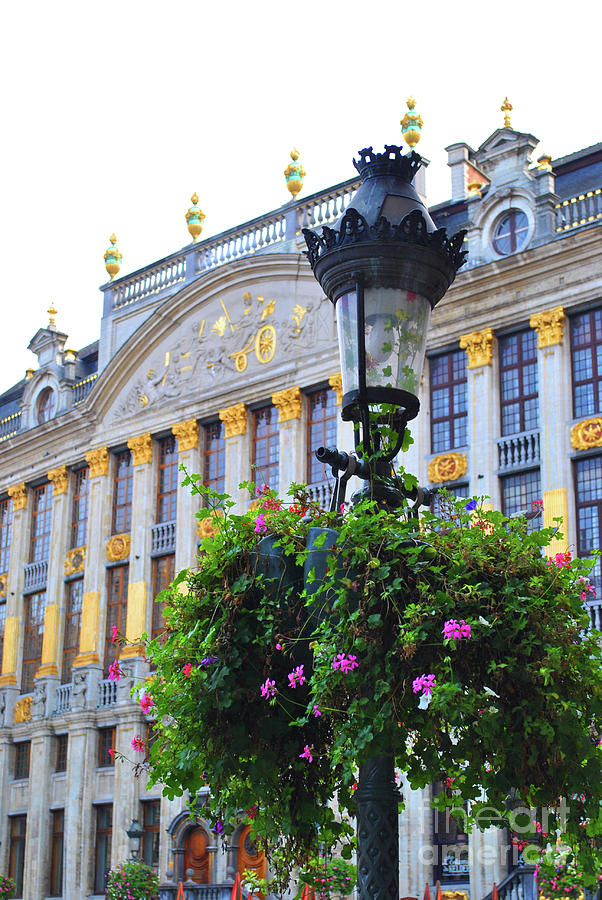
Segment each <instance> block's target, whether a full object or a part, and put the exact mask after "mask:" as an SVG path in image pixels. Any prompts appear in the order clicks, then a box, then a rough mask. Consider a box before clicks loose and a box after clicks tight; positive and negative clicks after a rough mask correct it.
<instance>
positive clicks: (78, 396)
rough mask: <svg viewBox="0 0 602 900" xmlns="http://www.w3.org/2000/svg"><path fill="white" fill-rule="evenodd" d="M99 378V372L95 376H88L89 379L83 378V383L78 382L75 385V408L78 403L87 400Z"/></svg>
mask: <svg viewBox="0 0 602 900" xmlns="http://www.w3.org/2000/svg"><path fill="white" fill-rule="evenodd" d="M97 378H98V372H94V374H93V375H88V377H87V378H82V380H81V381H78V382H76V383H75V384H74V385H73V405H74V406H75V404H76V403H81V402H82V400H85V398H86V397H87V396H88V394H89V393H90V391H91V390H92V387H93V385H94V382H95V381H96V379H97Z"/></svg>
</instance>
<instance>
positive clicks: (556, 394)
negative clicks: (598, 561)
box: [529, 306, 576, 555]
mask: <svg viewBox="0 0 602 900" xmlns="http://www.w3.org/2000/svg"><path fill="white" fill-rule="evenodd" d="M564 318H565V315H564V308H563V307H562V306H556V307H554V309H546V310H543V311H542V312H539V313H535V314H534V315H532V316H531V318H530V320H529V324H530V326H531V328H534V329H535V330H536V331H537V376H538V381H539V428H540V457H541V463H540V472H541V492H542V500H543V520H544V525H545V526H546V527H548V526H550V527H551V526H553V525H554V524H555V523H554V521H553V520H554V518H556V517H558V516H562V518H563V519H564V524H563V526H562V527H561V529H560V530H561V532H562V533H563V534H564V538H563V539H562V540H555V541H553V542H552V543H551V544H550V545H549V547H548V548H547V549H546V553H548V554H552V555H553V554H555V553H564V552H565V551H566V550H567V549H568V546H569V535H570V537H571V540H570V543H571V545H572V547H573V548H575V544H576V529H575V522H574V520H573V517H572V516H571V520H569V516H568V499H567V495H568V491H569V489H570V490H571V491H572V479H571V470H570V466H569V465H567V459H568V456H569V453H570V452H571V448H570V446H569V439H568V432H567V427H566V424H567V422H568V421H569V420H570V419H571V396H570V391H565V390H559V385H570V384H571V360H570V354H569V348H568V346H565V345H564V344H563V342H562V338H563V322H564ZM573 506H574V504H571V509H572V508H573Z"/></svg>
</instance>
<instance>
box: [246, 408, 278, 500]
mask: <svg viewBox="0 0 602 900" xmlns="http://www.w3.org/2000/svg"><path fill="white" fill-rule="evenodd" d="M279 457H280V426H279V424H278V410H277V409H276V407H275V406H265V407H264V408H263V409H256V410H255V411H254V413H253V459H252V464H253V471H252V479H253V481H254V482H255V483H256V484H257V485H261V484H267V485H268V487H270V488H272V490H275V491H277V490H278V489H279V486H280V480H279V474H278V460H279Z"/></svg>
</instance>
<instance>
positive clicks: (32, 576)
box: [23, 559, 48, 591]
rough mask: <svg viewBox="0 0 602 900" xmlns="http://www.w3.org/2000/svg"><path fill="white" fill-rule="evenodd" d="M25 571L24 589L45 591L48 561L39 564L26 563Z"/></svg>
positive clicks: (40, 561)
mask: <svg viewBox="0 0 602 900" xmlns="http://www.w3.org/2000/svg"><path fill="white" fill-rule="evenodd" d="M24 569H25V580H24V584H23V589H24V590H25V591H43V590H44V588H45V587H46V581H47V579H48V560H47V559H42V560H39V561H38V562H31V563H25V566H24Z"/></svg>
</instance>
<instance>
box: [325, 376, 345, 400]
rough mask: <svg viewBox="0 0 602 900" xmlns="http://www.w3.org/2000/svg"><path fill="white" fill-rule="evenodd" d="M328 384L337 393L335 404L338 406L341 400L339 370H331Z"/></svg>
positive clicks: (341, 387)
mask: <svg viewBox="0 0 602 900" xmlns="http://www.w3.org/2000/svg"><path fill="white" fill-rule="evenodd" d="M328 384H329V385H330V387H331V388H332V389H333V391H336V394H337V404H338V405H339V406H340V405H341V403H342V402H343V376H342V375H341V373H340V372H333V373H332V375H329V376H328Z"/></svg>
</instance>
